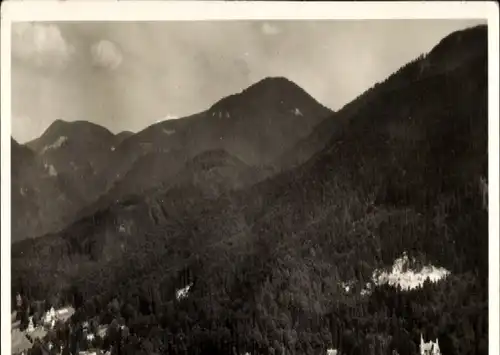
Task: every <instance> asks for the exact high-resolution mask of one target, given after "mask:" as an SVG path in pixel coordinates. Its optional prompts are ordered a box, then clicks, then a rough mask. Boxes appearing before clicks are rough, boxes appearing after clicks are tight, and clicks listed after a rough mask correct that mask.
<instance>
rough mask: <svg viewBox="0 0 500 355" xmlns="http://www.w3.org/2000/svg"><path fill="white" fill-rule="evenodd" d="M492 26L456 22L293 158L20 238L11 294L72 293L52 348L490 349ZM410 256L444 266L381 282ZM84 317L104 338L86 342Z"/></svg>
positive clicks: (63, 300) (151, 194)
mask: <svg viewBox="0 0 500 355" xmlns="http://www.w3.org/2000/svg"><path fill="white" fill-rule="evenodd" d="M486 34H487V33H486V28H485V27H476V28H472V29H468V30H464V31H459V32H456V33H453V34H452V35H450V36H448V37H447V38H445V39H444V40H443V41H442V42H440V43H439V44H438V45H437V46H436V47H435V48H434V49H433V50H432V51H431V52H430V53H429V54H426V55H422V56H421V57H419V58H417V59H416V60H414V61H412V62H410V63H408V64H407V65H405V66H404V67H402V68H401V69H400V70H398V71H397V72H396V73H395V74H393V75H392V76H391V77H389V78H388V79H387V80H386V81H384V82H382V83H379V84H377V85H375V86H374V87H373V88H372V89H370V90H368V91H367V92H366V93H364V94H363V95H361V96H360V97H359V98H357V99H356V100H354V101H353V102H352V103H351V104H349V105H347V106H346V107H344V108H343V109H342V110H340V111H339V112H337V113H335V116H333V117H332V118H331V120H336V121H335V122H334V123H329V124H328V125H329V126H330V127H335V130H334V131H332V132H331V137H329V139H328V140H327V141H326V142H325V143H324V147H318V148H319V149H318V150H317V152H315V154H314V155H313V156H312V157H310V159H308V160H307V161H305V162H304V163H301V164H298V165H297V166H295V167H293V168H290V169H284V170H283V171H282V172H280V173H278V174H276V175H274V176H271V177H269V178H267V179H265V180H263V181H260V182H258V183H256V184H254V185H252V186H250V187H246V186H245V187H244V188H237V189H229V190H227V191H224V190H223V189H217V193H215V194H210V195H207V194H206V191H205V190H204V183H203V181H201V182H200V181H197V182H196V184H195V183H194V182H193V181H191V180H189V179H184V180H186V181H187V183H186V184H176V185H175V186H173V185H172V186H169V187H168V188H166V187H163V188H161V189H156V190H151V191H148V192H147V193H144V194H142V195H135V196H129V197H127V198H125V199H123V200H121V201H118V202H116V203H114V204H112V205H110V206H107V207H105V208H102V209H101V210H100V211H98V212H97V213H94V214H92V215H89V216H86V217H83V218H82V219H80V220H78V221H76V222H75V223H73V224H72V225H70V226H69V227H68V228H66V229H64V230H62V231H60V232H58V233H54V234H51V235H47V236H44V237H40V238H36V239H28V240H24V241H21V242H19V243H15V244H14V245H13V246H12V270H13V271H12V272H13V275H12V285H13V286H12V292H13V294H15V293H17V292H20V293H21V294H22V295H23V296H24V297H25V302H24V304H25V305H28V304H30V303H33V302H35V301H39V300H45V301H46V304H45V306H43V307H42V308H45V309H48V307H50V306H51V305H64V304H68V303H70V304H72V305H73V306H74V307H75V309H76V313H75V315H74V316H73V317H72V319H71V321H70V322H69V323H66V324H62V323H61V324H58V325H57V327H56V329H55V330H54V331H52V332H50V333H49V334H48V335H47V337H48V339H51V341H52V343H53V344H55V345H56V346H55V347H54V348H53V350H52V351H53V352H56V351H57V349H60V345H64V349H63V353H65V352H66V353H68V352H72V353H74V352H75V351H76V350H84V349H88V348H99V349H103V350H108V349H110V351H111V353H112V354H113V355H114V354H137V353H139V354H200V355H201V354H231V355H236V354H238V355H239V354H244V353H247V352H248V353H250V354H257V353H259V354H272V355H278V354H279V355H288V354H311V355H312V354H326V352H327V349H337V350H338V351H339V352H340V353H341V354H346V355H358V354H360V355H361V354H372V355H381V354H394V353H395V352H397V354H400V355H406V354H417V353H418V352H419V344H420V338H421V336H423V337H424V339H425V340H426V341H428V340H433V341H434V340H435V339H438V340H439V344H440V347H441V352H442V354H444V355H453V354H456V355H458V354H460V355H462V354H487V353H488V211H487V207H486V205H485V202H486V201H485V200H484V193H483V192H484V191H483V190H482V185H481V183H482V181H484V179H485V178H486V177H487V176H488V169H487V161H488V159H487V137H488V130H487V127H488V120H487V118H488V115H487V46H486V43H487V41H486ZM318 127H319V129H322V128H323V127H325V124H324V123H320V124H319V126H318ZM309 146H310V145H309ZM309 146H308V147H309ZM221 154H222V153H220V152H218V153H217V156H220V155H221ZM224 156H225V155H224ZM228 159H229V158H228ZM189 166H196V165H189ZM203 176H204V177H203V179H207V181H208V180H209V179H211V177H210V176H208V177H207V176H206V174H205V175H203ZM404 253H407V254H408V255H409V256H410V259H411V260H412V262H411V264H410V265H407V267H408V268H411V269H413V270H414V271H419V270H422V269H423V268H424V267H425V266H427V265H430V264H432V265H436V266H440V267H444V268H446V269H447V270H449V271H450V275H449V276H447V277H446V278H445V279H443V280H441V281H439V282H436V283H432V282H430V281H426V282H425V283H424V284H423V286H422V287H418V288H414V289H411V290H405V289H402V288H401V287H398V286H394V285H388V284H376V282H374V276H373V275H374V271H375V270H386V269H388V268H390V267H391V266H392V265H393V262H394V261H395V260H396V259H397V258H399V257H400V256H401V255H403V254H404ZM345 283H349V284H350V288H349V289H347V288H346V287H345V286H344V284H345ZM187 285H189V286H191V288H190V289H189V294H188V296H187V297H185V298H179V297H176V292H177V291H178V290H179V289H181V288H183V287H186V286H187ZM367 287H368V288H369V290H370V291H369V292H363V290H364V289H366V288H367ZM14 307H15V305H14ZM35 309H36V307H31V310H30V312H31V313H35V312H37V311H36V310H35ZM27 316H28V314H26V307H25V312H24V313H23V311H21V312H20V317H21V318H22V325H23V326H24V327H25V326H26V325H27ZM85 322H89V323H90V327H91V328H93V329H94V330H93V333H96V332H97V331H96V329H97V327H98V325H99V324H108V325H109V328H108V332H107V335H106V336H103V337H100V336H97V337H96V338H95V339H94V340H92V341H90V342H89V341H87V340H86V338H85V337H82V334H83V332H84V330H83V324H84V323H85ZM42 349H43V347H42V345H41V343H40V344H38V345H35V346H34V347H33V349H31V353H32V354H38V353H41V352H42Z"/></svg>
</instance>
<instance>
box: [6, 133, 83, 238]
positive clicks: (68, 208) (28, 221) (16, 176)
mask: <svg viewBox="0 0 500 355" xmlns="http://www.w3.org/2000/svg"><path fill="white" fill-rule="evenodd" d="M11 162H12V163H11V166H12V168H11V169H12V170H11V173H12V177H11V185H12V187H11V188H12V190H11V203H12V214H11V216H12V236H11V238H12V242H16V241H18V240H20V239H24V238H27V237H32V236H38V235H40V234H45V233H47V232H49V231H51V230H57V229H59V228H62V227H63V226H65V225H66V223H69V222H70V221H71V217H72V216H73V214H74V213H76V211H77V210H78V209H79V208H80V207H81V206H82V204H83V202H82V201H81V200H80V199H79V195H78V194H77V193H74V191H73V190H72V189H71V185H70V184H69V183H68V182H67V181H66V180H65V179H64V178H63V177H61V176H58V175H57V173H56V171H55V169H54V167H53V165H51V164H48V163H45V162H43V161H41V160H39V159H38V158H37V156H36V154H35V153H34V152H33V151H32V150H30V149H29V148H28V147H26V146H23V145H20V144H19V143H17V142H16V141H15V140H13V139H12V140H11Z"/></svg>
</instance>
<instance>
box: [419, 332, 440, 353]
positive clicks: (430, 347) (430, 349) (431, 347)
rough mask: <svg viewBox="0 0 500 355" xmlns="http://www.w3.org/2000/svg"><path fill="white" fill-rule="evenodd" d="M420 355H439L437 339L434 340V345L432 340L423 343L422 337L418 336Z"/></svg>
mask: <svg viewBox="0 0 500 355" xmlns="http://www.w3.org/2000/svg"><path fill="white" fill-rule="evenodd" d="M420 355H441V349H440V348H439V339H437V338H436V342H435V343H434V342H433V341H432V340H431V341H429V342H428V343H425V342H424V337H423V336H422V334H420Z"/></svg>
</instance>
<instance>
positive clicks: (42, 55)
mask: <svg viewBox="0 0 500 355" xmlns="http://www.w3.org/2000/svg"><path fill="white" fill-rule="evenodd" d="M74 52H75V48H74V47H73V46H72V45H70V44H68V43H67V42H66V40H65V39H64V37H63V36H62V34H61V31H60V29H59V27H57V26H56V25H54V24H40V23H28V22H27V23H16V24H14V25H13V26H12V54H13V56H14V57H16V58H18V59H20V60H24V61H29V62H33V63H34V64H35V65H36V66H39V67H48V66H64V65H65V64H66V63H67V62H68V60H69V59H70V58H71V56H72V55H73V53H74Z"/></svg>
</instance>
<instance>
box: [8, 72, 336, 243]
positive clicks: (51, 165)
mask: <svg viewBox="0 0 500 355" xmlns="http://www.w3.org/2000/svg"><path fill="white" fill-rule="evenodd" d="M331 114H332V112H331V111H330V110H329V109H327V108H325V107H324V106H322V105H320V104H319V103H318V102H317V101H315V100H314V99H313V98H312V97H311V96H309V95H308V94H307V93H306V92H305V91H303V90H302V89H300V88H299V87H298V86H297V85H295V84H294V83H292V82H290V81H288V80H287V79H285V78H266V79H264V80H262V81H260V82H258V83H256V84H254V85H252V86H251V87H249V88H248V89H246V90H244V91H243V92H241V93H239V94H235V95H232V96H230V97H227V98H225V99H222V100H220V101H219V102H217V103H216V104H215V105H213V106H212V107H211V108H210V109H208V110H207V111H205V112H202V113H199V114H196V115H194V116H191V117H187V118H182V119H176V120H170V121H164V122H160V123H157V124H154V125H152V126H150V127H148V128H146V129H144V130H143V131H141V132H139V133H137V134H132V133H130V132H122V133H120V134H118V135H113V134H112V133H111V132H109V131H108V130H107V129H105V128H103V127H100V126H98V125H96V124H93V123H90V122H84V121H78V122H64V121H61V120H57V121H55V122H54V123H53V124H52V125H51V126H50V127H49V128H48V129H47V130H46V131H45V132H44V134H43V135H42V136H41V137H40V138H38V139H35V140H33V141H31V142H28V143H27V144H26V145H25V146H23V147H22V148H23V149H24V150H25V151H26V150H30V151H31V153H27V154H18V153H17V152H13V155H12V156H13V159H12V161H13V166H14V168H16V166H20V167H21V166H25V169H28V170H29V169H31V171H30V172H29V173H28V172H27V173H26V174H27V175H30V179H32V180H33V181H36V180H41V179H46V178H47V177H48V178H49V179H50V178H52V179H53V180H54V181H53V182H46V184H50V183H52V184H55V185H58V186H57V187H52V188H51V189H50V190H47V189H45V191H40V189H36V188H33V189H31V190H32V193H33V194H38V195H36V196H37V197H36V198H38V199H40V200H43V201H44V204H40V203H39V204H38V205H37V207H34V206H30V203H31V201H33V203H34V200H31V199H25V200H24V201H23V202H22V203H23V204H24V205H25V206H26V207H25V208H26V209H28V210H31V211H33V212H32V213H33V214H30V216H29V217H27V215H26V214H25V213H22V212H19V214H18V213H17V212H16V213H14V214H13V221H14V224H15V225H16V226H18V227H16V229H14V230H13V238H12V240H13V241H16V240H21V239H24V238H27V237H35V236H40V235H43V234H45V233H48V232H54V231H57V230H58V229H60V228H61V227H63V226H64V225H65V224H67V223H68V221H70V219H71V216H72V218H76V216H77V215H82V214H87V213H90V212H87V211H95V210H96V209H97V208H98V207H97V206H99V208H100V207H102V206H107V205H109V203H111V202H113V201H116V200H120V199H122V198H125V197H128V196H130V195H134V194H141V193H144V192H145V191H148V190H150V189H155V188H158V187H160V186H163V185H169V184H170V183H171V182H170V180H169V179H171V178H172V179H175V176H176V175H178V174H180V172H181V170H182V169H183V167H184V166H186V164H188V165H189V164H190V163H189V162H190V160H191V159H193V158H195V157H196V156H198V155H199V154H206V153H207V152H210V151H217V152H219V153H220V152H221V150H223V151H225V152H226V153H227V154H228V155H230V156H232V157H229V158H228V159H238V160H240V159H241V162H242V164H248V165H249V166H253V167H256V169H258V170H260V171H261V173H260V174H259V173H255V172H253V173H250V174H249V176H252V177H253V178H251V179H249V178H246V177H245V178H244V177H242V182H243V181H246V182H248V183H251V182H252V181H257V180H259V178H260V177H264V176H266V173H264V172H265V171H271V170H272V169H271V168H270V167H264V165H270V166H273V165H272V164H273V163H274V162H275V159H276V158H277V157H279V156H280V155H281V154H283V153H284V152H285V151H286V150H287V149H291V148H292V147H293V145H294V144H295V143H296V142H297V141H298V140H299V139H301V138H304V137H306V136H307V135H308V134H309V133H310V132H311V131H312V130H313V129H314V127H315V126H316V124H317V123H318V122H320V121H322V120H323V119H324V118H326V117H328V116H330V115H331ZM13 146H14V145H13ZM20 148H21V146H19V145H18V144H16V145H15V147H14V148H13V150H19V149H20ZM219 153H214V154H219ZM28 155H29V156H32V157H30V158H27V156H28ZM35 162H36V163H35ZM37 164H38V165H40V166H43V167H44V168H43V169H41V168H39V169H38V170H37V169H36V168H35V165H37ZM30 166H32V168H30ZM191 168H192V166H191ZM44 169H45V170H44ZM44 174H45V175H44ZM21 175H23V174H21ZM21 175H20V176H19V177H18V176H17V175H16V176H15V177H14V180H15V181H14V182H13V186H15V189H13V194H14V195H16V201H17V199H19V200H22V198H23V196H24V195H23V194H22V193H21V190H22V189H30V188H31V187H30V186H29V185H27V186H24V185H23V182H22V181H21V180H22V176H21ZM234 178H236V176H234ZM238 178H239V174H238ZM56 181H59V183H57V184H56V183H55V182H56ZM231 184H235V186H236V185H239V184H240V181H234V182H233V183H231ZM231 184H229V185H231ZM229 185H225V186H229ZM22 210H23V209H21V211H22ZM35 211H37V212H35ZM37 213H39V214H38V215H37ZM42 217H43V218H42ZM26 218H29V219H31V220H32V221H31V222H30V223H25V222H24V221H25V220H26ZM17 220H19V221H21V220H22V221H23V222H17Z"/></svg>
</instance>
